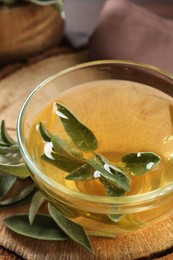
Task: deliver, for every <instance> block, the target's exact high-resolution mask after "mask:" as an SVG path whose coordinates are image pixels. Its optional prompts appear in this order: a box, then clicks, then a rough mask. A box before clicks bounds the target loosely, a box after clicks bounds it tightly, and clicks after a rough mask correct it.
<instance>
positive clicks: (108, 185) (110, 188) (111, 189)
mask: <svg viewBox="0 0 173 260" xmlns="http://www.w3.org/2000/svg"><path fill="white" fill-rule="evenodd" d="M99 180H100V181H101V183H102V184H103V185H104V187H105V191H106V194H107V195H108V196H110V197H114V196H115V197H117V196H118V197H119V196H124V194H125V193H126V191H125V190H123V189H121V188H118V187H117V186H115V185H114V183H113V182H111V181H110V180H108V179H106V178H104V177H102V176H101V177H100V179H99Z"/></svg>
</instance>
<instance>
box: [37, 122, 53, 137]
mask: <svg viewBox="0 0 173 260" xmlns="http://www.w3.org/2000/svg"><path fill="white" fill-rule="evenodd" d="M39 132H40V134H41V136H42V138H43V140H44V141H46V142H51V138H52V134H51V133H50V132H49V131H48V130H47V128H46V127H45V125H44V124H43V123H42V122H40V123H39Z"/></svg>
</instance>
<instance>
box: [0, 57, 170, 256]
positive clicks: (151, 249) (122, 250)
mask: <svg viewBox="0 0 173 260" xmlns="http://www.w3.org/2000/svg"><path fill="white" fill-rule="evenodd" d="M86 59H87V58H86V53H85V52H82V53H76V54H65V55H59V56H54V57H51V58H48V59H45V60H43V61H40V62H38V63H36V64H34V65H31V66H29V67H25V68H22V69H20V70H18V71H17V72H15V73H14V74H11V75H10V76H9V77H6V78H5V79H3V80H1V81H0V96H1V103H0V117H1V118H4V119H5V120H6V123H7V126H8V127H9V128H10V129H11V130H14V129H15V127H16V120H17V115H18V113H19V110H20V108H21V106H22V104H23V102H24V100H25V99H26V97H27V96H28V94H29V93H30V92H31V91H32V90H33V89H34V88H35V87H36V85H37V84H38V83H40V82H41V81H42V80H44V79H45V78H47V77H48V76H50V75H51V74H53V73H55V72H57V71H60V70H62V69H64V68H67V67H69V66H72V65H75V64H77V63H81V62H84V61H86ZM21 212H28V205H25V206H18V207H17V208H15V209H8V210H4V211H1V213H0V234H1V235H0V246H1V247H0V259H2V260H5V259H6V260H12V259H26V260H41V259H44V260H49V259H51V260H57V259H58V260H74V259H75V260H80V259H85V260H87V259H88V260H107V259H108V260H132V259H164V260H170V259H173V255H172V254H171V253H172V252H173V213H172V215H171V216H169V217H168V218H167V219H165V220H164V221H162V222H160V223H158V224H156V225H153V226H151V227H147V228H144V229H141V230H140V231H136V232H131V233H126V234H122V235H119V236H117V237H116V238H115V239H110V238H99V237H92V238H91V240H92V243H93V246H94V248H95V251H96V253H95V255H92V254H91V253H88V252H87V251H85V250H84V249H83V248H81V247H80V246H79V245H77V244H75V243H74V242H73V241H71V240H68V241H62V242H51V241H49V242H47V241H39V240H36V239H31V238H27V237H23V236H21V235H17V234H15V233H13V232H11V231H10V230H8V229H7V228H6V227H5V226H4V225H3V224H2V220H3V219H4V218H5V217H6V216H10V215H12V214H17V213H21ZM4 248H6V249H7V250H9V251H6V252H4ZM171 257H172V258H171Z"/></svg>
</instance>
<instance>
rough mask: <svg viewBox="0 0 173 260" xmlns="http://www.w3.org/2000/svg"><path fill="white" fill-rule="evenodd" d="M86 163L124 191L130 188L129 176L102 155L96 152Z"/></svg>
mask: <svg viewBox="0 0 173 260" xmlns="http://www.w3.org/2000/svg"><path fill="white" fill-rule="evenodd" d="M88 163H89V164H90V165H91V166H92V167H93V168H94V169H95V170H97V171H99V172H100V175H101V176H103V177H104V178H105V179H107V180H108V181H110V182H112V183H113V184H114V185H115V186H117V187H118V188H120V189H123V190H125V191H129V190H130V178H129V176H128V175H127V174H126V173H125V172H123V171H122V170H121V169H120V168H118V167H116V166H115V165H114V164H111V163H110V162H109V161H108V160H107V159H106V158H105V157H103V156H102V155H99V154H96V155H95V156H94V157H92V158H90V159H89V160H88Z"/></svg>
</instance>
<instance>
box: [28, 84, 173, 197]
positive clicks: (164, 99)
mask: <svg viewBox="0 0 173 260" xmlns="http://www.w3.org/2000/svg"><path fill="white" fill-rule="evenodd" d="M56 101H60V102H61V103H63V104H64V105H65V106H66V107H68V108H69V109H70V110H71V111H72V112H74V114H75V115H76V116H77V117H78V118H79V119H80V121H82V122H83V123H84V124H85V125H87V126H88V127H89V128H90V129H91V130H92V131H93V133H94V134H95V136H96V138H97V140H98V144H99V146H98V150H97V153H99V154H102V155H104V156H105V157H106V158H107V159H108V160H110V161H112V162H113V163H118V162H119V161H120V158H121V157H122V156H123V155H125V154H127V153H132V152H143V151H150V152H155V153H157V154H158V155H159V156H160V157H161V162H160V163H159V165H158V166H157V167H156V168H154V169H153V170H151V171H149V172H148V173H146V174H144V175H143V176H137V177H131V190H130V192H129V193H128V194H129V195H132V194H139V193H144V192H148V191H151V190H154V189H157V188H159V187H162V186H165V185H167V184H169V183H171V182H172V181H173V174H172V169H173V103H172V101H173V100H172V98H171V97H170V96H168V95H166V94H164V93H163V92H161V91H159V90H156V89H154V88H151V87H148V86H146V85H143V84H139V83H135V82H128V81H120V80H119V81H118V80H102V81H95V82H92V83H85V84H83V85H80V86H76V87H74V88H71V89H69V90H67V91H65V92H63V93H61V95H59V96H58V97H57V98H56V99H55V100H54V102H52V103H51V104H50V105H49V106H48V107H46V108H45V109H44V110H43V111H42V112H41V113H40V114H39V115H38V116H37V118H36V120H35V122H34V124H33V127H32V130H31V133H30V139H29V150H30V154H31V155H32V157H33V159H34V160H36V161H37V163H38V165H39V167H40V168H42V169H44V172H45V174H47V175H48V176H50V177H51V178H52V179H54V180H55V181H57V182H59V183H61V184H63V185H65V186H67V187H68V188H70V189H74V190H77V191H79V192H83V193H88V194H91V195H93V194H94V195H105V192H104V187H103V185H102V184H101V183H100V182H99V181H98V180H94V181H77V182H74V181H69V180H65V176H66V175H67V173H65V172H63V171H61V170H59V169H58V168H56V167H55V166H52V165H50V164H48V163H46V162H45V161H43V160H42V159H41V155H42V154H44V146H45V143H44V141H43V140H42V138H41V136H40V134H39V133H38V127H37V126H38V122H39V121H42V122H44V123H45V125H46V127H47V128H48V129H49V131H50V132H52V133H54V134H56V133H58V134H59V135H60V136H61V137H62V138H64V139H66V140H67V141H69V143H72V141H71V140H70V138H69V137H68V135H67V134H66V132H65V131H64V128H63V126H62V123H61V121H60V119H59V118H58V116H57V113H56V105H55V102H56ZM86 156H87V155H86ZM128 194H127V195H128Z"/></svg>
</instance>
